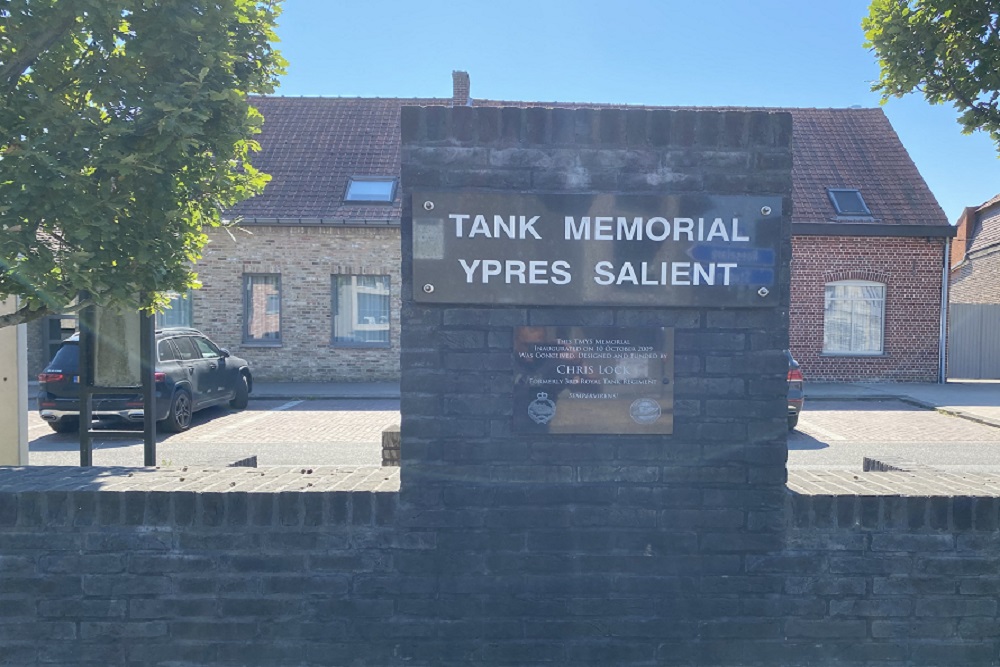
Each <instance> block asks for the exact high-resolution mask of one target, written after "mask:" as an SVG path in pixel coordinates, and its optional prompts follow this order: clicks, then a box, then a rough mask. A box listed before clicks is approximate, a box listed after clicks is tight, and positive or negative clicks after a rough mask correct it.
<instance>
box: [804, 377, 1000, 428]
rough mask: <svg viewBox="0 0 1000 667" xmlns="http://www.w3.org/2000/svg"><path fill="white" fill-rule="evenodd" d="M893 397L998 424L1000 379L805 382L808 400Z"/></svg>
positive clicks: (998, 425) (978, 420) (999, 423)
mask: <svg viewBox="0 0 1000 667" xmlns="http://www.w3.org/2000/svg"><path fill="white" fill-rule="evenodd" d="M886 398H891V399H897V400H902V401H906V402H908V403H913V404H915V405H919V406H921V407H925V408H930V409H932V410H939V411H940V412H944V413H946V414H950V415H954V416H956V417H962V418H964V419H971V420H973V421H977V422H980V423H983V424H989V425H990V426H997V427H1000V381H996V380H950V381H948V382H947V383H945V384H936V383H923V382H918V383H909V382H844V383H835V382H809V380H808V379H807V380H806V407H805V409H806V410H808V409H809V401H811V400H817V401H821V400H841V401H845V400H877V399H886Z"/></svg>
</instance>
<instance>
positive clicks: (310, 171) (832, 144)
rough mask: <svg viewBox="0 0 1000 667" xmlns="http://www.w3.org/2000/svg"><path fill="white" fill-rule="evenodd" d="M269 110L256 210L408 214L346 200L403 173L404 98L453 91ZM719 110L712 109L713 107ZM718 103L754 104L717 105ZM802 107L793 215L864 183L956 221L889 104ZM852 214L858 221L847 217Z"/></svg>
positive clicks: (796, 121) (914, 216)
mask: <svg viewBox="0 0 1000 667" xmlns="http://www.w3.org/2000/svg"><path fill="white" fill-rule="evenodd" d="M253 103H254V105H255V106H256V107H257V108H258V109H259V110H260V111H261V113H262V114H263V115H264V118H265V122H264V131H263V133H262V134H261V135H260V136H259V137H258V140H259V141H260V143H261V145H262V151H261V152H260V153H259V154H257V155H256V156H255V158H254V164H255V165H256V166H257V167H258V168H260V169H262V170H263V171H265V172H267V173H270V174H271V175H272V177H273V180H272V181H271V183H270V184H269V185H268V187H267V188H266V189H265V191H264V194H262V195H261V196H259V197H256V198H254V199H251V200H249V201H246V202H243V203H241V204H240V205H239V206H237V207H236V208H235V209H234V211H233V213H234V214H235V215H242V216H245V217H246V218H259V219H273V218H281V219H283V220H285V221H288V222H293V221H295V220H299V219H302V220H305V221H311V222H315V221H318V220H320V219H322V220H324V221H328V222H335V221H343V220H356V221H364V220H369V221H374V222H382V223H383V224H384V223H385V222H386V221H393V222H398V219H399V217H400V197H399V193H398V191H397V197H396V201H395V202H394V203H393V204H392V205H391V206H372V205H367V206H358V205H353V204H345V203H344V202H343V196H344V191H345V189H346V187H347V181H348V179H349V178H350V176H352V175H366V176H398V175H399V172H400V146H399V110H400V108H401V107H402V106H404V105H448V104H450V103H451V100H450V99H399V98H385V99H381V98H308V97H307V98H290V97H259V98H254V100H253ZM473 104H474V106H491V107H495V106H520V107H529V106H530V107H538V106H545V107H549V106H551V107H563V108H567V107H571V108H629V109H674V110H679V109H692V107H636V106H627V105H616V104H589V103H588V104H569V103H540V102H504V101H499V100H479V99H476V100H475V101H474V103H473ZM705 109H706V110H709V108H705ZM710 109H711V110H717V111H718V110H750V109H748V108H745V107H725V108H719V107H712V108H710ZM752 110H765V111H785V112H788V113H790V114H791V115H792V119H793V120H792V141H793V149H792V150H793V152H792V155H793V158H792V161H793V166H792V183H793V192H792V200H793V210H792V221H793V222H810V223H817V222H831V223H836V222H837V218H836V213H835V211H834V209H833V206H832V205H831V203H830V200H829V197H828V195H827V192H826V190H827V188H856V189H858V190H860V191H861V194H862V196H863V197H864V199H865V202H866V203H867V204H868V207H869V209H870V210H871V212H872V216H873V218H874V222H877V223H882V224H893V225H948V219H947V217H946V216H945V214H944V211H942V209H941V207H940V206H939V205H938V203H937V200H936V199H935V198H934V195H933V194H931V192H930V190H929V189H928V187H927V184H926V183H925V182H924V180H923V178H922V177H921V176H920V174H919V172H918V171H917V168H916V166H915V165H914V164H913V161H912V160H911V159H910V156H909V154H908V153H907V152H906V149H905V148H904V147H903V145H902V143H901V142H900V141H899V137H898V136H897V135H896V133H895V131H894V130H893V129H892V126H891V125H890V124H889V120H888V119H887V118H886V117H885V114H883V113H882V110H881V109H805V108H791V109H787V108H773V109H759V108H754V109H752ZM842 220H843V221H844V222H857V220H848V219H843V218H842Z"/></svg>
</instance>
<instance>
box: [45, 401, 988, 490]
mask: <svg viewBox="0 0 1000 667" xmlns="http://www.w3.org/2000/svg"><path fill="white" fill-rule="evenodd" d="M194 421H195V424H194V426H193V427H192V428H191V430H189V431H187V432H185V433H176V434H166V433H164V434H159V437H158V443H157V452H156V461H157V464H158V465H160V466H164V467H177V466H185V465H212V466H219V465H228V464H230V463H232V462H234V461H237V460H239V459H242V458H246V457H249V456H257V461H258V465H261V466H280V465H303V466H325V465H347V466H378V465H380V464H381V459H382V453H381V439H382V430H383V429H384V428H386V427H387V426H390V425H392V424H398V423H399V401H398V400H396V399H375V398H369V399H316V400H299V399H296V400H288V399H259V400H254V401H252V402H251V403H250V407H249V408H248V409H247V410H244V411H241V412H238V411H234V410H230V409H228V408H210V409H208V410H205V411H202V412H199V413H197V414H196V415H195V420H194ZM28 422H29V431H28V437H29V440H30V444H29V449H30V457H29V463H30V464H32V465H70V466H75V465H78V464H79V461H80V454H79V441H78V439H77V437H76V436H75V435H62V434H56V433H53V432H52V431H51V429H50V428H49V427H48V425H47V424H45V423H44V422H43V421H42V420H41V419H40V418H39V417H38V415H37V413H36V412H34V411H31V412H30V413H29V416H28ZM126 436H127V437H125V438H121V437H112V436H111V434H106V435H97V436H95V437H94V455H93V460H94V464H95V465H98V466H141V465H142V460H143V456H142V430H141V428H140V427H139V426H133V427H131V430H129V431H128V432H127V434H126ZM866 456H868V457H871V458H881V459H891V460H893V461H908V462H912V463H915V464H917V465H919V466H922V467H927V468H937V469H942V470H948V471H952V472H955V471H977V472H982V471H989V470H995V471H998V472H1000V428H997V427H994V426H988V425H984V424H979V423H976V422H973V421H969V420H967V419H962V418H959V417H952V416H948V415H945V414H942V413H939V412H936V411H934V410H928V409H926V408H921V407H916V406H914V405H911V404H908V403H905V402H902V401H899V400H894V399H883V400H871V399H870V400H813V401H808V402H807V403H806V410H805V411H804V412H803V413H802V416H801V419H800V421H799V427H798V429H797V430H795V431H793V432H792V433H790V434H789V438H788V466H789V468H790V469H797V470H824V469H825V470H847V471H860V470H861V466H862V460H863V458H864V457H866Z"/></svg>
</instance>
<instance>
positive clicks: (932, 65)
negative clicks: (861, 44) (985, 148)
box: [862, 0, 1000, 148]
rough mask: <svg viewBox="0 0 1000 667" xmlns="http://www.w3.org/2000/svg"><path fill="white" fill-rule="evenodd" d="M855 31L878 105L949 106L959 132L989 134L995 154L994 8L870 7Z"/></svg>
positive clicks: (934, 2) (950, 4)
mask: <svg viewBox="0 0 1000 667" xmlns="http://www.w3.org/2000/svg"><path fill="white" fill-rule="evenodd" d="M862 26H863V27H864V30H865V39H866V42H865V46H866V47H868V48H870V49H872V50H873V51H874V52H875V55H876V57H877V58H878V62H879V66H880V68H881V75H880V77H879V80H878V82H877V83H876V84H875V85H874V86H873V87H872V89H873V90H875V91H878V92H881V93H882V99H883V101H885V100H887V99H888V98H889V97H902V96H903V95H905V94H907V93H910V92H919V93H922V94H923V96H924V98H925V99H926V100H927V101H928V102H930V103H931V104H942V103H945V102H951V103H952V104H954V106H955V108H956V109H957V110H958V112H959V122H960V123H961V125H962V128H963V130H964V131H965V132H966V133H970V132H973V131H975V130H983V131H985V132H988V133H989V135H990V137H991V138H992V139H993V141H994V142H996V143H997V145H998V148H1000V108H998V100H1000V1H998V0H873V1H872V3H871V6H870V7H869V14H868V16H867V17H866V18H865V19H864V20H863V22H862Z"/></svg>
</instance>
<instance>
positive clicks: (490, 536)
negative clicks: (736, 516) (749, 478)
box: [0, 470, 1000, 667]
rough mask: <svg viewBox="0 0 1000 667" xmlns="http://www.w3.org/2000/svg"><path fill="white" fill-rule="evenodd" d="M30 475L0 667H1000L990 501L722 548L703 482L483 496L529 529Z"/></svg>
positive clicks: (848, 501) (3, 601)
mask: <svg viewBox="0 0 1000 667" xmlns="http://www.w3.org/2000/svg"><path fill="white" fill-rule="evenodd" d="M100 472H101V474H102V476H108V475H115V474H126V473H125V472H124V471H114V470H106V471H100ZM29 487H30V485H21V488H22V489H23V490H20V491H13V492H12V491H0V664H4V665H17V666H21V665H67V666H70V665H73V666H75V665H103V666H106V665H175V666H176V665H198V666H206V665H267V666H268V667H275V666H279V665H289V666H290V665H376V666H381V665H433V666H434V667H438V666H442V665H455V666H459V665H471V664H490V665H540V664H559V665H600V666H606V665H650V666H652V665H687V666H695V665H697V666H716V665H734V666H735V665H752V666H759V667H765V666H766V667H773V666H774V665H781V666H782V667H796V666H802V667H806V666H808V667H815V666H816V665H836V666H838V667H842V666H851V667H861V666H865V667H871V666H876V665H877V666H880V667H882V666H884V667H900V666H904V665H905V666H914V667H916V666H928V667H940V666H942V665H962V666H970V665H996V664H1000V660H998V631H997V628H998V627H1000V623H998V619H997V605H998V603H997V599H998V596H1000V533H998V532H997V510H998V505H1000V501H998V499H997V498H996V497H954V498H942V497H905V496H900V495H890V496H862V497H859V496H830V495H801V494H788V495H787V496H786V497H785V504H786V507H785V510H786V514H785V517H786V519H785V523H784V525H783V526H782V533H783V537H782V542H783V543H784V546H783V548H782V549H781V551H778V552H775V551H769V550H763V551H761V550H752V549H751V550H747V549H745V547H743V546H733V547H732V548H730V549H726V548H725V546H724V545H723V544H721V543H719V542H718V541H717V542H716V543H715V545H714V547H713V548H712V549H711V551H712V552H714V553H712V552H704V551H703V550H702V549H701V548H700V546H699V540H704V541H707V540H708V538H699V536H698V535H697V531H699V530H701V529H702V526H700V525H698V524H696V523H695V522H694V517H696V516H700V517H701V519H702V520H703V521H709V520H711V519H710V518H709V517H711V516H712V514H713V512H712V510H711V509H710V505H709V503H711V502H713V496H712V495H706V497H705V501H706V506H705V507H691V508H689V509H688V511H687V518H684V516H683V513H682V512H680V511H678V510H670V511H664V512H662V513H660V511H659V510H655V509H651V510H650V511H651V512H655V513H657V514H661V516H662V518H663V519H669V520H670V521H672V522H674V524H675V525H676V527H675V528H674V529H673V530H669V531H668V530H652V529H649V528H645V527H643V526H637V525H629V524H628V522H624V521H619V522H617V524H618V525H616V526H615V527H614V528H608V527H607V526H606V525H605V526H580V527H558V526H549V525H548V524H547V521H548V518H547V517H546V518H545V520H544V521H538V520H539V519H540V518H541V514H540V508H542V507H545V506H548V507H554V506H562V507H563V508H564V510H563V511H564V513H565V515H566V516H573V515H581V516H582V515H585V514H586V513H587V511H588V508H593V507H597V506H599V505H601V504H604V505H607V504H608V497H609V494H605V495H603V496H601V495H594V494H588V493H587V491H588V489H580V490H578V491H576V492H575V493H574V492H573V491H572V487H570V486H568V485H562V486H560V487H559V489H561V490H560V491H559V492H558V493H556V494H554V495H552V494H547V495H546V496H545V497H544V498H543V497H542V494H543V493H544V492H543V491H542V490H541V489H540V488H538V487H537V485H535V486H532V487H529V488H522V489H520V494H517V491H516V490H514V489H511V491H510V493H509V494H508V498H503V497H497V496H493V497H491V498H484V499H482V500H480V501H479V502H478V503H477V504H476V507H479V508H483V507H484V506H487V505H488V504H489V502H488V501H489V500H495V501H496V502H497V503H499V504H502V505H506V506H511V507H520V508H522V509H523V510H524V511H525V512H526V514H527V516H526V518H525V519H523V522H524V523H529V522H537V523H536V524H535V525H533V526H531V527H529V528H524V529H509V528H504V527H501V526H499V525H497V526H496V527H494V528H488V527H486V526H481V527H479V528H474V529H467V530H454V529H450V528H448V527H447V526H441V527H437V528H423V529H414V528H412V527H411V526H409V525H408V524H409V523H410V522H411V521H412V520H414V519H415V520H417V521H418V522H420V523H424V524H426V523H428V518H427V517H426V516H425V517H422V518H421V517H415V516H412V515H411V516H409V517H404V516H402V515H400V513H399V508H398V495H397V494H395V493H368V492H354V493H342V492H323V491H312V492H283V493H256V494H253V493H250V494H248V493H232V492H221V493H220V492H205V491H199V492H192V491H172V492H114V491H69V492H68V491H59V490H52V489H51V488H48V489H46V488H45V487H44V486H41V485H39V488H38V490H27V488H29ZM591 491H592V489H591ZM515 495H519V501H518V502H517V503H515V502H514V501H512V500H510V499H509V498H510V497H513V496H515ZM668 497H669V492H667V491H666V490H663V491H661V492H660V493H659V494H654V493H651V494H650V499H649V503H648V504H649V505H650V507H651V508H652V506H653V505H654V503H655V502H656V501H657V500H661V501H662V500H665V499H666V498H668ZM455 500H458V499H457V498H456V499H455ZM716 502H717V501H716ZM442 516H443V514H442V515H439V519H440V517H442ZM494 522H495V523H499V520H495V521H492V520H491V521H489V522H487V523H488V524H490V525H492V524H493V523H494ZM722 523H724V522H722V521H719V522H717V525H718V524H722ZM719 530H722V528H719ZM734 563H739V564H740V569H741V572H740V573H739V574H731V572H732V571H733V570H734V568H735V567H736V566H735V565H734ZM723 572H728V573H730V574H722V573H723Z"/></svg>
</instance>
